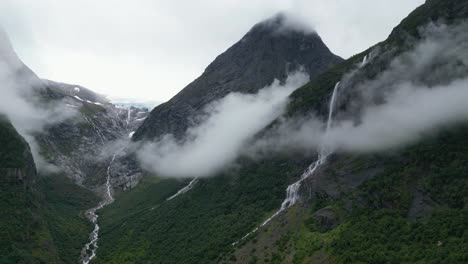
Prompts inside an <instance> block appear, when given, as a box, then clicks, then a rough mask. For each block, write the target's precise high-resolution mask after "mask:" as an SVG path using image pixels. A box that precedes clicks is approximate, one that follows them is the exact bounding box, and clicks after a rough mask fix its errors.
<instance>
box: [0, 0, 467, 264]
mask: <svg viewBox="0 0 468 264" xmlns="http://www.w3.org/2000/svg"><path fill="white" fill-rule="evenodd" d="M467 18H468V2H467V1H465V0H452V1H446V0H426V1H425V3H424V4H422V5H421V6H419V7H418V8H416V9H415V10H414V11H413V12H411V13H410V14H409V15H408V16H407V17H406V18H405V19H403V20H402V21H401V22H400V23H399V24H398V25H395V26H396V27H395V28H394V29H393V31H392V32H391V33H390V35H389V36H388V38H386V39H385V40H382V41H381V42H379V43H377V44H375V45H374V46H372V47H369V48H368V49H366V50H364V51H362V52H361V53H359V54H356V55H354V56H351V57H349V58H346V59H343V58H341V57H339V56H337V55H335V54H334V53H333V52H332V51H331V50H330V49H329V48H328V47H327V45H326V44H325V42H324V41H323V40H322V38H321V37H320V36H319V33H318V32H316V31H315V30H305V28H303V27H301V26H299V25H298V24H297V23H291V21H290V18H288V15H286V14H278V15H275V16H272V17H270V18H268V19H266V20H263V21H261V22H259V23H257V24H255V25H253V27H251V29H250V30H249V31H248V32H247V33H246V34H245V35H243V36H242V37H241V38H240V39H239V41H237V42H236V43H234V44H233V45H232V46H231V47H230V48H228V49H227V50H225V51H224V52H223V53H221V54H220V55H218V56H217V57H216V58H215V59H214V60H213V62H212V63H210V64H209V65H208V66H207V67H206V68H205V70H204V71H203V72H202V73H201V75H200V76H199V77H198V78H196V79H195V80H194V81H193V82H191V83H189V84H188V85H187V86H186V87H185V88H183V89H182V90H181V91H180V92H178V93H177V94H176V95H175V96H174V97H172V98H171V99H170V100H168V101H167V102H165V103H162V104H158V105H155V107H154V108H153V109H148V108H147V107H146V104H145V103H144V102H142V103H141V104H138V103H120V104H119V103H117V102H113V101H112V100H110V99H108V98H107V97H106V96H104V95H100V94H99V93H97V92H94V91H92V90H90V89H88V88H86V87H83V86H81V85H75V84H66V83H60V82H55V81H51V80H46V79H41V78H40V77H38V76H37V75H36V73H34V72H33V71H32V70H30V69H29V67H28V66H26V65H25V64H24V63H23V62H22V61H21V59H20V58H19V56H18V55H16V52H15V50H14V48H13V45H12V44H11V43H10V41H9V37H8V36H7V35H6V33H1V34H0V85H2V86H0V96H3V98H2V99H0V104H1V106H0V189H1V192H0V209H1V210H2V212H3V213H2V216H0V253H1V254H0V263H81V264H88V263H91V264H93V263H106V264H107V263H116V264H117V263H119V264H120V263H223V264H227V263H252V264H253V263H297V264H299V263H466V262H467V261H468V254H467V250H466V249H467V248H468V237H467V231H466V230H468V203H467V202H468V162H467V160H468V142H467V141H468V138H467V136H466V135H467V133H468V111H467V109H468V108H467V107H466V104H465V102H466V101H467V100H468V92H467V91H468V33H467V32H468V31H467V29H468V23H467V22H466V19H467ZM337 34H338V33H337ZM117 77H118V76H117ZM129 89H131V87H129ZM147 102H150V100H148V101H147ZM247 110H248V111H247ZM249 111H250V112H249Z"/></svg>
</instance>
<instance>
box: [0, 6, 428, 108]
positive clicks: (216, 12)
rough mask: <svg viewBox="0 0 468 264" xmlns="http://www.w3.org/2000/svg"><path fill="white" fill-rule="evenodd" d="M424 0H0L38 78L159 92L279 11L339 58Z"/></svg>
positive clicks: (166, 95)
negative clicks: (299, 21)
mask: <svg viewBox="0 0 468 264" xmlns="http://www.w3.org/2000/svg"><path fill="white" fill-rule="evenodd" d="M423 2H424V0H378V1H376V0H352V1H351V0H248V1H247V0H199V1H191V0H131V1H130V0H121V1H120V0H119V1H115V0H79V1H76V0H0V23H1V25H2V26H3V27H4V28H5V30H6V31H7V32H8V33H9V35H10V38H11V40H12V42H13V45H14V46H15V49H16V51H17V53H18V54H19V56H20V57H21V58H22V59H23V61H24V62H25V63H26V64H27V65H28V66H29V67H30V68H32V69H33V70H34V71H35V72H36V73H37V74H38V75H39V76H40V77H42V78H47V79H52V80H55V81H62V82H67V83H75V84H80V85H83V86H86V87H88V88H91V89H93V90H95V91H98V92H101V93H103V94H107V95H112V96H117V97H125V98H128V97H133V98H139V99H152V100H158V101H165V100H168V99H170V98H171V97H172V96H173V95H175V94H176V93H177V92H178V91H180V90H181V89H182V88H184V87H185V86H186V85H187V84H188V83H190V82H191V81H192V80H193V79H195V78H196V77H198V76H199V75H200V74H201V73H202V72H203V70H204V69H205V67H206V66H207V65H208V64H209V63H210V62H211V61H213V59H214V58H215V57H216V56H217V55H219V54H220V53H222V52H223V51H225V50H226V49H227V48H229V47H230V46H231V45H233V44H234V43H235V42H237V41H238V40H239V39H240V38H241V37H242V36H243V35H244V34H245V33H246V32H247V31H248V30H249V29H250V28H251V27H252V26H253V25H254V24H255V23H257V22H259V21H261V20H263V19H266V18H268V17H270V16H272V15H274V14H276V13H278V12H280V11H284V12H288V13H289V14H293V15H294V16H296V17H298V18H300V19H302V20H303V21H304V22H305V23H307V24H309V25H311V26H313V27H314V28H315V29H316V31H317V32H318V33H319V34H320V36H321V37H322V39H323V40H324V42H325V43H326V44H327V45H328V46H329V47H330V49H331V50H332V51H333V52H334V53H335V54H337V55H340V56H342V57H344V58H347V57H349V56H352V55H354V54H356V53H359V52H361V51H363V50H365V49H367V48H368V47H369V46H371V45H373V44H375V43H377V42H379V41H382V40H384V39H385V38H386V37H387V36H388V34H389V33H390V32H391V30H392V28H393V27H394V26H396V25H397V24H398V23H399V22H400V21H401V19H403V18H404V17H406V16H407V15H408V14H409V13H410V12H411V11H412V10H413V9H414V8H416V7H417V6H419V5H421V4H422V3H423Z"/></svg>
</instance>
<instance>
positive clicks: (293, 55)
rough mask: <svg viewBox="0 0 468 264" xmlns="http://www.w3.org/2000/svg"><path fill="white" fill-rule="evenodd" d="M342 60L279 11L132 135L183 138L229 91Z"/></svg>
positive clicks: (319, 69)
mask: <svg viewBox="0 0 468 264" xmlns="http://www.w3.org/2000/svg"><path fill="white" fill-rule="evenodd" d="M341 61H342V59H341V58H340V57H338V56H336V55H334V54H333V53H331V52H330V50H329V49H328V48H327V46H326V45H325V44H324V43H323V41H322V40H321V39H320V37H319V36H318V35H317V33H315V32H306V31H304V29H295V28H293V27H290V26H289V25H288V21H287V17H285V16H284V15H281V14H280V15H277V16H275V17H273V18H271V19H269V20H267V21H264V22H261V23H259V24H257V25H255V26H254V27H253V28H252V29H251V30H250V31H249V32H248V33H247V34H246V35H245V36H244V37H243V38H242V39H241V40H240V41H239V42H237V43H236V44H234V45H233V46H232V47H231V48H229V49H228V50H227V51H225V52H224V53H223V54H221V55H219V56H218V57H217V58H216V59H215V60H214V61H213V62H212V63H211V64H210V65H209V66H208V67H207V68H206V70H205V71H204V73H203V74H202V75H201V76H200V77H199V78H197V79H196V80H195V81H193V82H192V83H190V84H189V85H188V86H187V87H185V88H184V89H183V90H182V91H181V92H179V93H178V94H177V95H176V96H174V97H173V98H172V99H171V100H169V101H168V102H166V103H164V104H161V105H159V106H158V107H156V108H155V109H154V110H153V111H152V112H151V114H150V115H149V117H148V118H147V119H146V120H145V122H144V123H143V124H142V125H141V127H140V128H139V129H138V130H137V131H136V133H135V135H134V136H133V139H134V140H141V139H154V138H158V137H160V136H163V135H165V134H173V135H174V136H175V137H176V138H179V139H181V138H182V136H183V135H184V133H185V131H186V129H187V128H188V127H190V126H192V125H194V122H195V121H194V118H195V117H196V116H197V114H200V113H201V110H203V108H204V107H205V106H206V105H207V104H209V103H210V102H213V101H215V100H218V99H220V98H222V97H224V96H226V95H227V94H228V93H231V92H243V93H255V92H257V91H258V90H259V89H261V88H263V87H265V86H267V85H269V84H271V83H272V82H273V80H275V79H279V80H280V81H284V80H285V79H286V77H287V75H288V73H290V72H293V71H295V70H298V69H300V68H301V67H303V68H304V70H305V71H306V72H307V73H308V74H309V76H310V78H311V79H313V78H314V77H315V76H317V75H318V74H319V73H321V72H323V71H325V70H326V69H328V68H330V67H331V66H332V65H334V64H336V63H338V62H341Z"/></svg>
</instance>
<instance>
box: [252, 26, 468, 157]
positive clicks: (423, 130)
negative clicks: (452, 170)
mask: <svg viewBox="0 0 468 264" xmlns="http://www.w3.org/2000/svg"><path fill="white" fill-rule="evenodd" d="M421 34H422V35H423V40H421V41H419V42H417V43H413V44H414V46H413V49H411V51H409V52H405V53H403V54H401V55H400V56H398V57H396V58H394V59H393V61H392V62H391V64H390V67H389V68H388V70H386V71H384V72H382V73H381V74H380V75H379V76H378V77H377V78H375V79H373V80H368V81H366V82H364V83H361V84H360V85H358V86H357V87H347V84H348V83H349V82H348V81H349V79H350V78H353V76H352V75H353V74H355V73H356V72H357V71H359V69H356V70H354V71H353V72H352V73H351V74H348V75H345V77H344V81H342V83H343V84H342V85H340V88H339V89H340V91H341V92H343V91H345V90H346V89H353V90H354V91H355V93H354V97H353V98H351V101H348V102H347V104H348V105H359V108H360V110H359V111H356V112H355V113H338V115H337V116H336V120H334V124H333V126H332V128H331V129H330V130H329V131H325V127H326V125H325V124H324V123H323V121H320V119H318V118H316V117H314V116H309V117H302V118H298V119H295V120H285V121H283V122H282V123H281V125H279V126H278V127H277V128H276V129H275V130H274V131H270V133H269V135H268V136H267V137H265V138H262V139H261V140H259V141H257V142H256V144H255V145H254V146H251V147H250V148H249V153H248V154H250V155H252V153H254V154H255V155H259V153H260V154H263V153H271V152H280V151H285V150H299V151H311V150H317V149H319V148H320V147H321V146H323V145H326V146H327V147H328V148H331V149H334V150H335V151H339V152H351V153H356V152H358V153H362V152H367V153H369V152H378V151H385V150H388V149H397V148H401V147H404V146H407V145H408V144H412V143H415V142H418V141H420V140H422V139H423V138H425V137H427V136H432V135H434V134H435V133H437V132H439V131H441V130H443V129H447V128H449V127H452V126H454V125H457V124H462V123H466V122H468V78H466V76H467V75H468V24H467V23H463V24H461V25H458V26H454V27H448V26H446V25H436V24H430V25H428V26H427V27H425V28H424V29H422V30H421ZM409 41H411V40H409ZM382 56H385V55H382ZM369 63H371V64H372V61H370V62H369ZM370 66H371V67H372V65H370ZM350 75H351V76H350ZM339 96H340V94H339V95H338V97H339ZM338 101H339V100H338ZM335 107H336V106H335ZM343 117H345V118H343Z"/></svg>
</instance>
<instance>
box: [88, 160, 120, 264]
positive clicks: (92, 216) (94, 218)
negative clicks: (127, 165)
mask: <svg viewBox="0 0 468 264" xmlns="http://www.w3.org/2000/svg"><path fill="white" fill-rule="evenodd" d="M116 156H117V154H114V156H112V159H111V161H110V163H109V166H108V167H107V180H106V197H105V198H104V200H102V201H101V202H100V203H99V204H98V206H96V207H94V208H91V209H89V210H88V211H87V212H86V217H87V218H88V219H89V220H90V221H91V223H93V224H94V229H93V231H92V232H91V234H90V235H89V239H90V241H89V242H88V243H86V245H85V246H84V247H83V249H82V250H81V262H82V264H88V263H89V262H90V261H91V260H92V259H93V258H94V257H96V250H97V248H98V245H97V242H98V239H99V224H98V218H99V215H98V214H97V213H96V212H97V211H98V210H101V209H102V208H103V207H104V206H106V205H109V204H111V203H112V202H113V201H114V197H113V196H112V184H111V182H110V181H111V166H112V163H113V162H114V160H115V157H116Z"/></svg>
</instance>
